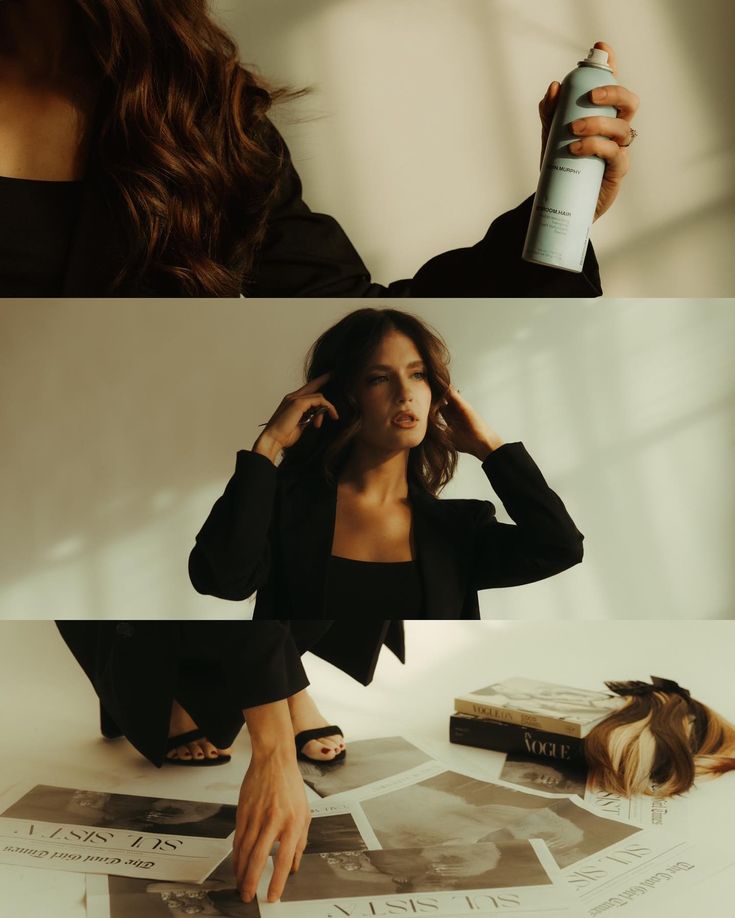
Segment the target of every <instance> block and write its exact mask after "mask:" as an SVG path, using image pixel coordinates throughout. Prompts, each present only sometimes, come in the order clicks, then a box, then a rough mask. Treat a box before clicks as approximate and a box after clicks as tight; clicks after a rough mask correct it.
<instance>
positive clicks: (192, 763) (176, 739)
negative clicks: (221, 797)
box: [163, 730, 232, 768]
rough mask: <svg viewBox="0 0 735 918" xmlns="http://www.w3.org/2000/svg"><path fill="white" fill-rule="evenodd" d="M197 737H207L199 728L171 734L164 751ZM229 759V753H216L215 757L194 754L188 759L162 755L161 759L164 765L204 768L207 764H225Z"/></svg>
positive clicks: (230, 757)
mask: <svg viewBox="0 0 735 918" xmlns="http://www.w3.org/2000/svg"><path fill="white" fill-rule="evenodd" d="M198 739H207V737H206V736H205V735H204V733H203V732H202V731H201V730H189V732H188V733H179V735H178V736H171V737H169V739H168V741H167V743H166V752H170V751H171V750H172V749H176V747H177V746H185V745H186V744H187V743H191V742H193V741H194V740H198ZM231 759H232V756H231V755H218V756H217V758H216V759H208V758H207V757H206V756H205V757H204V758H203V759H195V758H194V756H192V757H191V758H190V759H170V758H168V757H164V759H163V761H164V764H165V765H184V766H185V767H190V768H205V767H206V766H208V765H226V764H227V763H228V762H229V761H230V760H231Z"/></svg>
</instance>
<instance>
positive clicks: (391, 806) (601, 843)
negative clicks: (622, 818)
mask: <svg viewBox="0 0 735 918" xmlns="http://www.w3.org/2000/svg"><path fill="white" fill-rule="evenodd" d="M361 806H362V808H363V810H364V812H365V815H366V816H367V818H368V820H369V822H370V825H371V826H372V827H373V831H374V832H375V834H376V836H377V837H378V839H379V840H380V843H381V845H383V846H384V847H386V848H410V847H418V846H424V845H442V844H444V845H446V844H454V845H456V844H461V845H472V844H478V843H483V842H487V841H501V840H506V839H524V838H525V839H529V838H540V839H542V840H543V841H544V842H545V843H546V844H547V845H548V848H549V851H550V852H551V855H552V857H553V858H554V860H555V861H556V863H557V864H558V866H559V867H560V868H564V867H567V866H569V865H571V864H574V863H576V862H577V861H581V860H583V859H584V858H586V857H589V856H590V855H591V854H594V853H595V852H597V851H600V850H602V849H603V848H606V847H608V846H609V845H612V844H614V843H615V842H618V841H620V840H621V839H624V838H627V837H628V836H630V835H633V834H635V833H636V832H638V831H639V829H638V828H637V827H636V826H631V825H625V824H624V823H621V822H613V821H612V820H608V819H602V818H601V817H599V816H595V815H593V814H592V813H590V812H588V811H587V810H584V809H582V808H580V807H578V806H576V805H575V804H574V803H573V802H572V801H571V800H568V799H564V800H555V799H553V798H552V799H549V798H544V797H540V796H534V795H531V794H526V793H524V792H523V791H516V790H511V789H510V788H506V787H502V786H500V785H497V784H489V783H487V782H485V781H480V780H477V779H475V778H470V777H467V776H466V775H461V774H457V773H456V772H451V771H446V772H442V773H441V774H439V775H436V776H435V777H432V778H427V779H426V780H424V781H420V782H419V783H417V784H413V785H410V786H408V787H403V788H401V789H399V790H395V791H390V792H388V793H386V794H381V795H379V796H377V797H374V798H372V799H370V800H364V801H362V803H361Z"/></svg>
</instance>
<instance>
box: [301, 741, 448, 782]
mask: <svg viewBox="0 0 735 918" xmlns="http://www.w3.org/2000/svg"><path fill="white" fill-rule="evenodd" d="M429 761H431V756H429V755H427V754H426V753H425V752H423V751H422V750H421V749H419V748H418V747H417V746H414V745H413V743H410V742H409V741H408V740H406V739H404V738H403V737H402V736H387V737H380V738H378V739H366V740H356V741H355V742H352V743H350V748H349V755H348V756H347V757H346V758H345V759H343V760H342V761H341V762H334V763H332V762H325V763H323V764H322V763H319V762H304V761H300V762H299V769H300V771H301V774H302V776H303V778H304V781H305V783H306V784H308V785H309V787H310V788H311V789H312V790H313V791H315V792H316V793H317V794H319V796H320V797H329V796H331V795H332V794H341V793H344V792H345V791H351V790H355V788H358V787H362V786H363V785H364V784H372V783H373V782H374V781H382V780H383V779H384V778H389V777H391V776H393V775H398V774H400V773H401V772H403V771H408V770H409V769H410V768H415V767H416V766H417V765H423V764H424V763H425V762H429Z"/></svg>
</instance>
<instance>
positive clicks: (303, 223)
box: [0, 163, 602, 297]
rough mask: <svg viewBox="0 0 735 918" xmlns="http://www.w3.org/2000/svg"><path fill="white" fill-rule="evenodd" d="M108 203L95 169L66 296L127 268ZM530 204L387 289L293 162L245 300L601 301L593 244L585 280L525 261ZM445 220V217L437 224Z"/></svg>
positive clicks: (97, 286)
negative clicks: (305, 192) (310, 194)
mask: <svg viewBox="0 0 735 918" xmlns="http://www.w3.org/2000/svg"><path fill="white" fill-rule="evenodd" d="M108 198H109V196H108V194H107V193H106V191H105V183H104V181H103V179H102V175H101V173H100V172H99V171H98V169H96V167H95V166H94V164H90V166H89V169H88V174H87V177H86V179H85V184H84V189H83V197H82V206H81V213H80V215H79V219H78V221H77V224H76V229H75V231H74V234H73V237H72V241H71V246H70V251H69V257H68V266H67V271H66V276H65V278H64V282H63V287H62V291H61V294H60V295H61V296H63V297H100V296H108V295H110V284H111V282H112V280H113V279H114V277H115V276H116V274H117V273H118V271H119V270H120V268H121V267H122V266H123V265H124V264H125V261H126V242H125V234H124V231H123V226H122V223H121V221H120V216H119V213H117V212H116V211H115V209H114V207H113V206H112V205H111V203H110V201H109V199H108ZM531 204H532V198H529V199H528V200H526V201H524V202H523V204H521V205H520V206H519V207H517V208H516V209H515V210H512V211H509V212H508V213H505V214H503V215H502V216H501V217H499V218H498V219H497V220H495V221H494V222H493V223H492V225H491V226H490V228H489V230H488V232H487V234H486V236H485V237H484V238H483V239H482V240H481V241H480V242H478V243H477V244H476V245H474V246H472V247H470V248H464V249H457V250H455V251H452V252H447V253H445V254H443V255H438V256H437V257H435V258H432V259H431V260H430V261H429V262H428V263H427V264H425V265H424V266H423V267H421V268H420V269H419V270H418V271H417V273H416V274H415V276H414V277H413V279H410V280H400V281H396V282H395V283H392V284H390V285H389V286H387V287H384V286H381V285H379V284H375V283H372V281H371V279H370V272H369V271H368V269H367V268H366V267H365V265H364V264H363V262H362V260H361V258H360V256H359V255H358V254H357V252H356V251H355V249H354V247H353V246H352V243H351V242H350V240H349V239H348V238H347V236H346V235H345V233H344V231H343V230H342V228H341V227H340V225H339V224H338V223H337V222H336V220H334V219H333V218H332V217H328V216H326V215H324V214H318V213H313V212H312V211H311V210H309V208H308V207H307V205H306V204H305V203H304V201H303V198H302V194H301V181H300V179H299V177H298V175H297V173H296V170H295V169H294V168H293V166H292V165H291V164H290V163H289V166H288V168H287V170H286V173H285V175H284V178H283V181H282V184H281V187H280V190H279V195H278V197H277V200H276V201H275V205H274V208H273V210H272V213H271V216H270V220H269V224H268V231H267V235H266V238H265V241H264V243H263V246H262V248H261V250H260V252H259V253H258V256H257V258H256V262H255V265H254V268H253V272H252V277H251V280H250V282H249V283H248V284H247V286H246V287H245V289H244V290H243V293H244V294H245V295H247V296H252V297H385V296H390V297H409V296H410V297H444V296H477V297H494V296H505V297H534V296H540V297H579V296H581V297H594V296H600V295H601V294H602V288H601V286H600V275H599V269H598V265H597V259H596V258H595V255H594V252H593V250H592V246H591V245H590V246H589V248H588V252H587V258H586V260H585V263H584V270H583V273H581V274H571V273H569V272H568V271H561V270H559V269H557V268H547V267H542V266H540V265H534V264H529V263H528V262H525V261H523V260H522V259H521V251H522V249H523V242H524V239H525V235H526V229H527V227H528V221H529V218H530V214H531ZM440 221H441V215H439V214H437V223H439V222H440ZM1 293H2V291H1V290H0V294H1ZM113 295H115V296H122V297H158V296H171V297H176V296H182V295H183V294H182V293H181V290H180V289H179V288H178V287H177V286H176V285H175V283H174V282H173V281H172V280H171V279H160V278H153V277H146V278H144V279H143V280H141V281H136V282H132V281H128V282H127V283H126V285H125V286H123V287H122V288H118V289H117V290H116V291H115V292H114V294H113Z"/></svg>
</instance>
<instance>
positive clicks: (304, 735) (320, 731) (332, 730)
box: [294, 724, 344, 752]
mask: <svg viewBox="0 0 735 918" xmlns="http://www.w3.org/2000/svg"><path fill="white" fill-rule="evenodd" d="M337 733H338V734H339V735H340V736H341V737H342V738H344V733H343V732H342V729H341V728H340V727H338V726H337V725H336V724H330V725H329V726H327V727H315V728H314V729H313V730H302V731H301V733H297V734H296V736H295V737H294V739H295V740H296V749H297V751H298V752H301V749H302V747H303V746H305V745H306V744H307V743H308V742H309V740H315V739H321V738H322V737H323V736H334V735H335V734H337Z"/></svg>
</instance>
